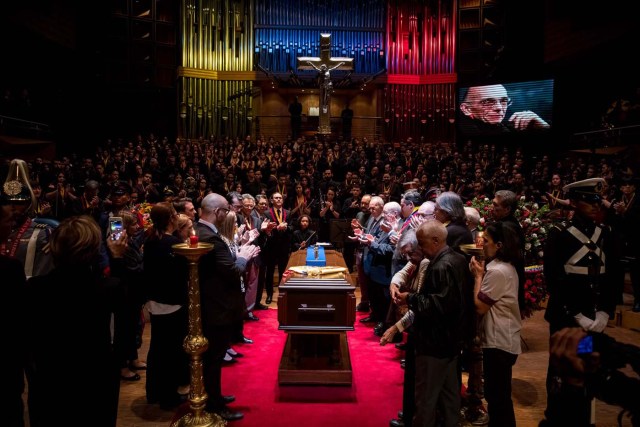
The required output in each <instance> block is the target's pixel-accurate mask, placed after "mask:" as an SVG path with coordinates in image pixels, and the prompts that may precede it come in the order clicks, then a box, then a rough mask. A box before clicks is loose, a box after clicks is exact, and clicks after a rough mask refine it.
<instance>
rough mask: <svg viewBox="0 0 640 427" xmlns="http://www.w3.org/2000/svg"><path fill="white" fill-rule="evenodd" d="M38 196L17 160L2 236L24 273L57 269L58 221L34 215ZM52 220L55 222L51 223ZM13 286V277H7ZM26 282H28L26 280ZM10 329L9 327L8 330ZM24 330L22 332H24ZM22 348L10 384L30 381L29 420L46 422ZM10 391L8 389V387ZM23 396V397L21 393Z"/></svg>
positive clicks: (1, 198)
mask: <svg viewBox="0 0 640 427" xmlns="http://www.w3.org/2000/svg"><path fill="white" fill-rule="evenodd" d="M34 200H35V196H34V194H33V189H32V188H31V185H30V184H29V171H28V167H27V164H26V162H25V161H24V160H20V159H14V160H12V161H11V164H10V166H9V174H8V175H7V178H6V179H5V181H4V183H3V185H2V190H1V193H0V209H2V210H3V212H2V215H3V216H5V215H6V216H7V217H8V222H9V227H10V231H9V232H8V237H7V238H6V239H4V237H6V234H5V231H3V232H2V237H3V238H2V239H0V253H2V255H3V256H5V257H7V259H13V260H17V261H18V265H19V266H20V267H19V268H23V269H24V276H22V277H23V278H24V277H25V276H26V278H29V277H31V276H40V275H44V274H47V273H49V272H50V271H51V270H52V269H53V259H52V257H51V254H50V252H49V236H50V235H51V232H52V231H53V228H54V227H53V226H52V225H51V224H54V225H55V224H57V222H56V221H54V220H52V219H44V222H42V223H39V222H38V221H40V220H42V219H41V218H33V219H32V216H33V212H32V211H33V207H34V203H33V202H34ZM50 222H51V223H50ZM5 270H8V269H3V275H5V276H6V275H7V274H8V273H7V271H5ZM7 277H8V279H7V280H8V281H9V283H10V284H11V285H15V284H17V283H11V282H12V279H11V276H7ZM22 285H24V282H23V283H22ZM14 290H15V291H17V292H19V293H20V295H24V294H23V291H24V289H19V288H16V289H14ZM15 303H16V304H20V305H21V306H22V305H23V303H24V301H15ZM2 324H3V325H5V328H3V329H0V334H2V335H3V336H9V337H10V336H15V333H16V331H23V329H22V327H21V326H16V325H14V324H11V323H10V322H2ZM7 328H8V329H7ZM20 333H21V332H18V335H20ZM18 347H20V350H19V351H17V352H13V353H12V354H11V355H10V356H16V357H17V359H16V360H15V364H14V366H12V367H11V368H15V369H14V370H13V371H12V372H13V373H14V374H16V375H15V376H13V377H12V378H13V379H15V382H11V381H10V380H8V384H10V385H8V387H13V388H12V390H13V391H15V392H18V393H21V391H22V390H24V377H25V374H26V378H27V380H28V382H29V387H28V390H29V396H28V403H29V405H28V406H29V423H30V425H31V426H39V425H44V424H43V422H44V419H43V418H42V417H44V416H45V415H46V414H43V413H41V411H39V410H38V404H37V403H36V400H37V393H38V386H37V382H36V381H35V378H36V376H35V371H34V369H33V367H32V366H31V364H30V363H27V360H26V358H27V357H26V354H25V353H24V352H22V346H20V345H18ZM5 390H6V389H5ZM20 399H21V396H20Z"/></svg>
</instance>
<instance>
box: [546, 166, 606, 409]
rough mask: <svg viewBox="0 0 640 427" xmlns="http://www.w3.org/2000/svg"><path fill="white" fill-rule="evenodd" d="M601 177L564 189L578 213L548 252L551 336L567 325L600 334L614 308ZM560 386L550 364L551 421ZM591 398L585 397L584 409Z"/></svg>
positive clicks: (557, 230) (558, 228) (555, 231)
mask: <svg viewBox="0 0 640 427" xmlns="http://www.w3.org/2000/svg"><path fill="white" fill-rule="evenodd" d="M604 187H605V180H604V179H603V178H591V179H586V180H582V181H577V182H574V183H572V184H568V185H566V186H565V187H564V188H563V191H564V192H565V198H567V199H569V200H570V203H571V207H572V209H573V210H574V211H575V214H574V216H573V218H572V220H571V221H564V222H561V223H558V224H556V225H555V226H554V227H553V228H552V229H551V230H550V232H549V237H548V240H547V242H546V245H545V249H544V276H545V279H546V282H547V287H548V292H549V303H548V307H547V310H546V312H545V319H546V320H547V322H549V327H550V332H551V334H553V333H554V332H556V331H559V330H560V329H562V328H565V327H576V326H579V327H582V328H583V329H584V330H585V331H592V332H602V331H604V329H605V327H606V326H607V322H608V320H609V318H610V316H611V315H612V314H613V311H614V309H615V292H616V290H615V286H613V282H612V280H611V278H610V276H611V268H610V266H609V263H610V262H608V260H607V256H610V255H611V251H612V239H611V231H610V229H609V227H607V226H605V225H603V224H602V221H603V219H604V209H603V207H602V192H603V190H604ZM561 386H562V383H561V381H560V380H559V376H558V375H557V372H555V370H554V369H553V367H552V366H551V364H549V370H548V372H547V410H546V413H545V415H546V416H547V418H551V419H557V416H556V414H557V413H558V412H557V411H562V408H559V407H556V406H557V405H554V404H553V402H557V401H558V399H555V398H554V395H557V394H558V393H562V392H563V390H562V387H561ZM589 401H590V398H589V397H587V396H584V405H583V407H584V410H585V411H589V407H590V404H589Z"/></svg>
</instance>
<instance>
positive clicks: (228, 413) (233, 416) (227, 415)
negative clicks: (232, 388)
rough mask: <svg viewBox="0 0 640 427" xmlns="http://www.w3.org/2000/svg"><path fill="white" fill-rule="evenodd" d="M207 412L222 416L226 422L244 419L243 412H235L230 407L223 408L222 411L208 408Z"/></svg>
mask: <svg viewBox="0 0 640 427" xmlns="http://www.w3.org/2000/svg"><path fill="white" fill-rule="evenodd" d="M206 410H207V412H215V413H216V414H218V415H220V417H222V419H223V420H225V421H236V420H239V419H241V418H242V417H244V414H243V413H242V412H233V411H232V410H231V409H229V408H228V407H226V406H225V407H223V408H222V409H214V408H206Z"/></svg>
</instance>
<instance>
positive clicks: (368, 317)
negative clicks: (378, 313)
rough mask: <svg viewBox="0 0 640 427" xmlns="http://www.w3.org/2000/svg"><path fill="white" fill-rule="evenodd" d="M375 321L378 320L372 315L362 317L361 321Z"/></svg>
mask: <svg viewBox="0 0 640 427" xmlns="http://www.w3.org/2000/svg"><path fill="white" fill-rule="evenodd" d="M375 321H376V320H375V319H374V318H373V317H371V316H367V317H363V318H362V319H360V322H361V323H369V322H375Z"/></svg>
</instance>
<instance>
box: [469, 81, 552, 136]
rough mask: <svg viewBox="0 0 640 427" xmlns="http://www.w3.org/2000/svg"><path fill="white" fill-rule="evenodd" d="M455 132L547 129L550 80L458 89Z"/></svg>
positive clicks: (550, 125)
mask: <svg viewBox="0 0 640 427" xmlns="http://www.w3.org/2000/svg"><path fill="white" fill-rule="evenodd" d="M457 95H458V96H457V99H458V104H457V105H458V120H457V124H458V126H457V128H458V131H459V132H460V133H461V134H462V135H465V136H473V135H498V134H508V133H522V134H524V133H532V132H547V131H550V130H551V128H552V126H553V121H552V114H553V80H552V79H548V80H532V81H526V82H517V83H502V84H489V85H479V86H468V87H461V88H458V94H457Z"/></svg>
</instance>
